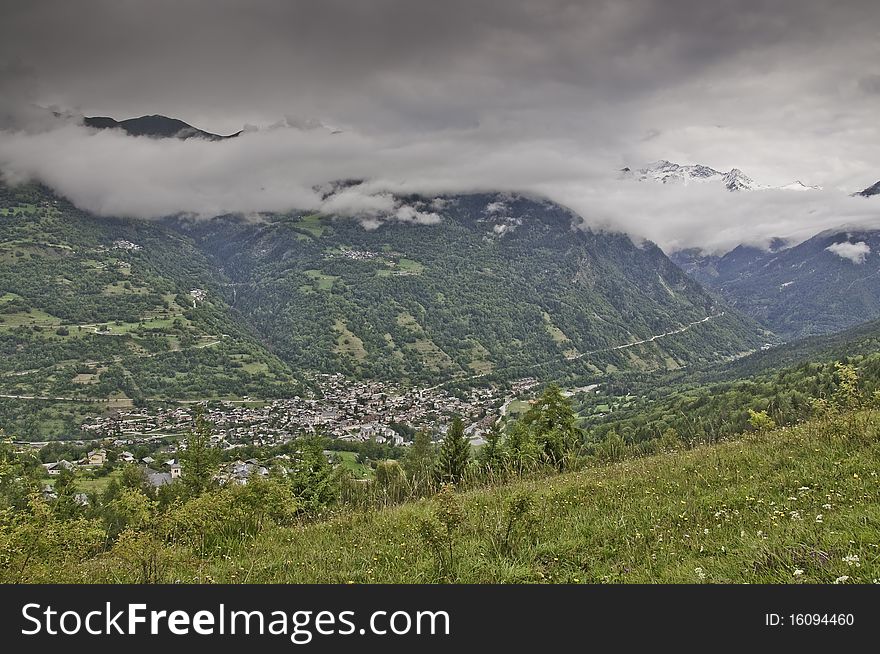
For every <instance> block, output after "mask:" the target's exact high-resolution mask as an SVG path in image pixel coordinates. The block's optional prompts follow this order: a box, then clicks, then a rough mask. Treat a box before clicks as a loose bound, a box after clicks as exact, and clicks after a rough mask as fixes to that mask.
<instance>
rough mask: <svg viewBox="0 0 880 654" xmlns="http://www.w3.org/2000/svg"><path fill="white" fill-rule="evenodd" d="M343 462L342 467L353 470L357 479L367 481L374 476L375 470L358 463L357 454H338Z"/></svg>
mask: <svg viewBox="0 0 880 654" xmlns="http://www.w3.org/2000/svg"><path fill="white" fill-rule="evenodd" d="M336 454H337V455H339V458H340V459H341V460H342V465H343V466H345V467H346V468H348V469H349V470H351V471H352V472H353V473H354V474H355V476H356V477H358V478H360V479H367V478H369V477H372V476H373V469H372V468H370V466H367V465H364V464H363V463H358V461H357V453H356V452H341V451H340V452H336Z"/></svg>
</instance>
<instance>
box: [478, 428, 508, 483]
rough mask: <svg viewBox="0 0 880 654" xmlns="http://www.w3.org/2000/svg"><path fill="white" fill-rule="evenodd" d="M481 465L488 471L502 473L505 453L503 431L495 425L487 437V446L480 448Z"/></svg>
mask: <svg viewBox="0 0 880 654" xmlns="http://www.w3.org/2000/svg"><path fill="white" fill-rule="evenodd" d="M479 461H480V465H482V466H483V468H484V469H486V470H488V471H492V472H495V473H499V472H501V470H502V468H503V467H504V452H503V450H502V448H501V430H500V429H499V428H498V425H497V424H496V425H493V426H492V428H491V429H490V430H489V434H488V435H487V436H486V444H485V445H483V447H482V448H480V453H479Z"/></svg>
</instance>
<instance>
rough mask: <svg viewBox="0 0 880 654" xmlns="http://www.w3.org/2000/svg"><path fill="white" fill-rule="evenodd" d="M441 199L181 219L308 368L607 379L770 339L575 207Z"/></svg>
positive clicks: (238, 300) (431, 378)
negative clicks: (382, 209) (361, 212)
mask: <svg viewBox="0 0 880 654" xmlns="http://www.w3.org/2000/svg"><path fill="white" fill-rule="evenodd" d="M405 201H406V202H409V203H410V206H413V207H416V208H418V209H420V210H423V211H428V210H430V207H431V206H435V205H436V204H437V200H434V201H433V202H432V203H429V202H428V201H427V200H425V199H421V198H406V199H405ZM441 205H442V208H441V209H439V210H438V211H437V215H438V222H435V223H434V224H428V225H422V224H401V223H396V224H392V223H380V224H379V225H378V226H375V225H368V227H369V229H368V228H365V227H364V225H362V222H361V221H359V220H356V219H351V218H338V217H334V216H325V215H319V214H307V215H301V214H295V215H290V216H285V217H271V218H269V219H267V220H266V221H265V222H259V223H253V222H244V221H241V220H236V219H233V218H220V219H216V220H213V221H208V222H198V223H191V222H187V223H183V224H181V225H177V226H178V228H180V229H183V230H185V231H186V232H187V233H188V234H189V235H191V236H192V238H193V239H194V241H195V242H196V243H197V244H198V246H199V247H200V248H201V249H202V250H203V251H204V252H206V253H207V254H208V255H209V256H211V257H212V258H213V261H214V262H215V264H216V265H217V266H218V267H219V268H220V269H221V270H222V271H223V273H224V274H225V275H226V276H227V277H228V278H229V279H230V280H231V281H232V282H233V283H234V285H235V286H234V287H233V290H234V292H233V293H229V294H228V295H227V297H228V299H229V301H230V303H232V304H233V305H234V306H235V308H236V309H238V310H240V311H241V312H242V314H244V315H247V316H248V318H249V320H250V321H251V324H253V326H254V328H255V329H256V330H257V331H258V332H259V333H260V334H261V335H262V336H263V338H264V339H265V340H266V341H267V342H270V343H272V347H273V349H274V350H275V351H276V352H277V353H278V355H279V356H280V357H282V358H283V359H284V360H285V361H287V362H288V363H289V364H290V365H291V366H293V367H294V368H295V369H298V370H320V371H322V372H330V371H340V372H344V373H346V374H349V375H352V376H356V377H363V378H377V379H391V380H395V381H400V380H408V381H410V382H415V383H435V382H437V381H442V380H447V379H466V378H468V377H473V376H475V375H492V376H494V377H497V378H510V377H515V376H517V375H519V376H521V375H523V374H529V373H530V372H534V371H535V370H536V369H538V370H540V371H542V372H543V371H550V370H562V369H565V370H576V371H577V372H578V373H579V374H594V375H595V374H606V373H613V372H615V371H617V370H621V369H624V370H626V369H636V370H653V369H674V368H678V367H681V366H684V365H691V364H695V363H698V362H707V361H718V360H720V359H722V358H724V357H728V356H731V355H735V354H739V353H741V352H743V351H747V350H751V349H754V348H755V347H756V346H757V345H758V344H760V343H763V342H764V341H765V340H766V339H767V336H766V335H762V334H761V333H759V330H758V329H757V326H756V325H755V324H754V323H752V322H751V321H749V320H747V319H744V318H741V317H739V316H738V315H737V314H735V312H731V311H730V310H729V309H727V308H725V307H724V306H723V305H720V304H719V303H718V302H717V301H716V300H715V299H714V298H713V297H711V296H710V295H709V294H707V293H706V292H704V291H703V290H702V289H701V288H700V287H699V286H698V285H697V284H696V283H694V282H693V281H691V280H690V279H689V278H688V277H687V276H686V275H684V274H683V273H682V272H681V271H680V270H679V269H678V268H677V267H676V266H675V265H674V264H672V262H671V261H669V259H668V258H667V257H666V256H665V255H664V254H663V253H662V252H661V251H660V250H659V249H658V248H657V247H655V246H653V245H651V244H645V245H643V246H642V247H637V246H636V245H634V244H633V243H632V242H631V241H630V239H629V238H628V237H627V236H625V235H622V234H612V233H604V232H593V231H589V230H586V229H579V228H577V227H576V223H577V222H578V219H577V218H576V217H574V216H572V214H571V213H570V212H568V211H567V210H565V209H564V208H563V207H560V206H558V205H555V204H552V203H550V202H545V201H540V200H535V199H529V198H523V197H518V196H514V197H510V196H501V195H497V194H495V195H466V196H454V197H449V198H442V199H441ZM709 316H711V318H710V319H709V320H708V321H706V322H703V323H699V322H698V321H701V320H703V319H704V318H706V317H709ZM691 323H697V324H694V325H691ZM689 325H690V327H688V326H689ZM683 328H685V329H683ZM679 330H681V332H680V333H675V334H668V332H676V331H679ZM652 338H653V340H650V339H652ZM639 341H646V342H644V343H641V344H638V345H632V344H633V343H636V342H639ZM621 345H627V347H624V348H619V346H621Z"/></svg>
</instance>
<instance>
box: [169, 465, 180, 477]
mask: <svg viewBox="0 0 880 654" xmlns="http://www.w3.org/2000/svg"><path fill="white" fill-rule="evenodd" d="M168 474H169V475H171V479H180V477H181V476H182V475H183V471H182V470H181V468H180V464H179V463H175V464H174V465H172V466H169V468H168Z"/></svg>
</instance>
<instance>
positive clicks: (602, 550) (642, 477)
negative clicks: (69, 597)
mask: <svg viewBox="0 0 880 654" xmlns="http://www.w3.org/2000/svg"><path fill="white" fill-rule="evenodd" d="M878 436H880V413H877V412H874V413H861V414H855V415H853V416H851V417H848V418H845V419H842V420H840V421H838V422H834V423H832V422H824V421H823V422H816V421H814V422H811V423H807V424H804V425H801V426H798V427H796V428H789V429H784V430H779V431H775V432H771V433H767V434H760V435H750V436H747V437H743V438H741V439H740V440H736V441H730V442H727V443H722V444H718V445H714V446H701V447H698V448H696V449H693V450H687V451H682V452H678V453H673V454H663V455H656V456H651V457H646V458H641V459H631V460H626V461H623V462H620V463H616V464H611V465H606V466H600V467H595V468H588V469H586V470H583V471H580V472H573V473H568V474H563V475H558V476H554V477H548V478H541V479H535V480H532V481H521V482H518V483H512V484H509V485H500V486H497V487H494V488H489V489H484V490H475V491H471V492H467V493H462V494H460V495H457V496H455V500H454V501H455V502H456V503H457V504H458V505H459V506H460V509H461V516H462V520H461V523H460V525H459V526H458V527H456V528H455V529H454V531H453V537H452V543H451V547H452V558H451V560H450V561H446V562H444V564H443V565H442V566H440V565H438V561H437V560H435V557H434V555H433V554H432V551H431V550H430V548H428V547H427V546H426V545H425V544H424V542H423V540H422V538H421V537H420V530H419V524H420V523H421V522H422V521H424V520H426V519H436V516H437V514H438V500H437V499H431V500H424V501H420V502H418V503H413V504H405V505H402V506H399V507H396V508H390V509H385V510H379V511H372V512H365V513H357V512H350V513H345V514H344V515H340V516H338V517H335V518H333V519H330V520H327V521H324V522H319V523H314V524H307V525H303V526H296V527H287V528H277V527H276V528H272V529H269V530H267V531H264V532H262V533H261V534H259V535H258V536H257V537H256V539H255V540H254V541H253V542H252V543H251V544H250V545H249V546H247V547H245V548H243V549H242V550H241V551H240V552H239V553H238V554H237V555H235V556H232V557H231V558H222V557H215V558H209V559H207V560H202V561H201V562H193V561H192V560H189V561H188V562H186V563H178V564H170V565H171V569H170V570H169V571H168V573H169V575H170V578H174V579H178V578H179V579H181V580H182V581H205V580H208V581H217V582H224V583H225V582H240V581H242V580H243V579H244V575H245V574H246V575H247V580H248V581H250V582H257V583H316V582H317V583H345V582H383V583H385V582H388V583H415V582H440V581H449V582H456V583H547V582H550V583H608V582H610V583H834V582H835V581H836V580H839V582H840V583H856V582H862V583H870V582H871V581H872V580H874V579H877V578H878V577H880V484H878V472H877V468H878V466H877V464H878V461H880V438H878ZM521 494H526V495H527V496H528V497H530V498H531V504H532V510H531V519H532V520H533V522H531V521H527V520H520V521H517V522H515V523H514V525H515V527H514V529H513V530H512V533H513V534H514V535H515V538H512V539H510V540H509V541H508V542H507V544H506V545H505V544H503V543H502V542H501V540H499V539H500V538H501V536H500V534H503V533H504V532H505V520H506V518H505V516H506V514H507V507H509V506H510V503H511V499H512V498H513V497H515V496H517V495H521ZM529 525H531V526H529ZM444 550H445V545H444ZM199 570H201V572H199ZM798 571H800V572H798ZM90 574H94V575H95V578H93V580H98V579H101V578H102V575H104V576H106V577H107V578H119V577H117V576H115V575H119V574H124V573H121V572H120V568H119V562H118V561H113V560H111V559H106V560H104V561H102V562H101V563H100V564H99V565H98V567H97V569H92V572H91V573H90Z"/></svg>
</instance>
